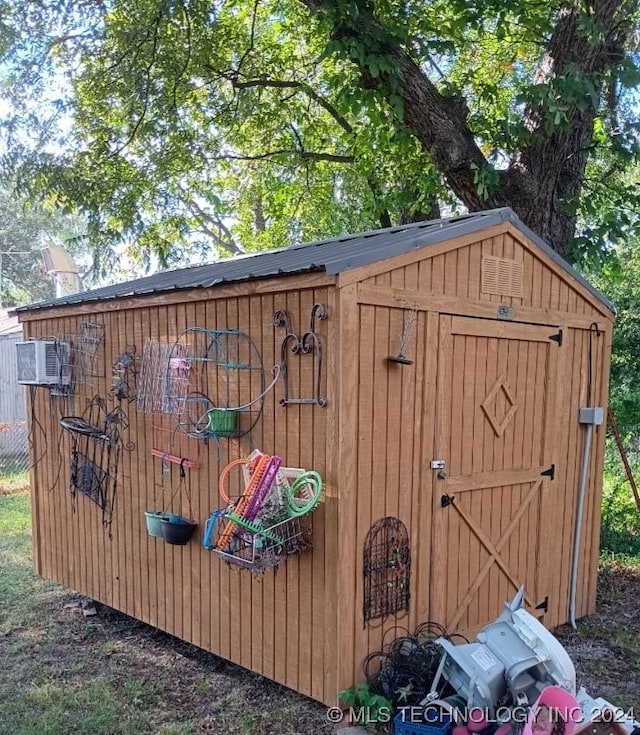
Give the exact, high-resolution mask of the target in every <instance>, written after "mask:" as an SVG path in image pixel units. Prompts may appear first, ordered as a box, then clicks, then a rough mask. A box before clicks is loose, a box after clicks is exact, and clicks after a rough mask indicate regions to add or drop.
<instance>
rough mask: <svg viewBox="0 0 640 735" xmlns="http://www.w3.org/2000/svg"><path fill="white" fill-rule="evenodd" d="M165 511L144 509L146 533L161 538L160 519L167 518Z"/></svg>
mask: <svg viewBox="0 0 640 735" xmlns="http://www.w3.org/2000/svg"><path fill="white" fill-rule="evenodd" d="M168 517H169V516H168V514H167V513H163V512H162V511H161V510H146V511H145V512H144V519H145V522H146V524H147V533H148V534H149V536H154V537H155V538H162V521H163V520H164V519H165V518H168Z"/></svg>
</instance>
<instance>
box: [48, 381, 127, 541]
mask: <svg viewBox="0 0 640 735" xmlns="http://www.w3.org/2000/svg"><path fill="white" fill-rule="evenodd" d="M60 426H61V427H62V428H63V429H64V430H65V431H67V432H68V433H69V434H70V435H71V440H72V444H71V482H70V486H69V492H70V493H71V497H72V502H73V508H74V510H75V509H76V500H77V496H78V493H80V494H81V495H84V496H85V497H86V498H88V499H89V500H91V501H92V502H93V503H95V504H96V505H97V506H98V507H99V508H100V509H101V510H102V524H103V525H104V526H105V527H106V528H108V529H109V537H110V538H111V522H112V519H113V513H114V510H115V504H116V483H117V478H118V468H119V465H120V456H121V453H122V449H126V450H127V451H131V450H132V449H134V445H133V444H132V443H130V442H126V443H125V442H124V440H123V437H122V432H123V431H124V430H125V429H126V428H127V427H128V426H129V421H128V418H127V416H126V414H125V413H124V411H123V410H122V408H121V407H120V406H119V405H118V406H116V407H115V408H113V409H112V410H110V411H107V406H106V402H105V400H104V399H103V398H100V396H94V398H92V399H91V400H90V401H89V403H88V404H87V407H86V409H85V411H84V413H83V415H82V416H63V417H62V418H61V419H60Z"/></svg>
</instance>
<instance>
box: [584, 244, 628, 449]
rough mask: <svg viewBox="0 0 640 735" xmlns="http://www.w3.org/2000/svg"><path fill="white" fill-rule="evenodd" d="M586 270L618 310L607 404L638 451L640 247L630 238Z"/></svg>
mask: <svg viewBox="0 0 640 735" xmlns="http://www.w3.org/2000/svg"><path fill="white" fill-rule="evenodd" d="M587 274H588V275H589V276H590V278H591V279H592V281H593V282H594V283H595V285H597V286H598V287H599V288H600V289H601V290H602V291H603V293H605V294H606V295H607V296H608V297H609V298H610V299H611V300H612V301H613V303H614V305H615V307H616V310H617V317H616V323H615V328H614V332H613V354H612V357H611V378H610V391H609V392H610V397H609V400H610V404H611V407H612V410H613V413H614V416H615V419H616V423H617V424H618V427H619V429H620V432H621V433H622V435H623V437H625V438H626V443H627V447H628V448H629V449H630V450H631V451H632V452H633V453H634V454H637V449H636V440H634V437H635V438H637V436H638V434H640V380H639V379H638V365H640V319H639V318H638V315H639V314H640V288H639V285H638V284H640V251H639V250H638V247H637V241H636V240H635V239H630V240H628V241H627V243H626V244H625V245H624V246H620V247H618V248H616V249H615V250H611V251H610V253H609V258H608V261H607V262H606V263H605V267H604V268H601V269H600V270H599V272H595V270H594V269H593V267H592V268H591V269H587Z"/></svg>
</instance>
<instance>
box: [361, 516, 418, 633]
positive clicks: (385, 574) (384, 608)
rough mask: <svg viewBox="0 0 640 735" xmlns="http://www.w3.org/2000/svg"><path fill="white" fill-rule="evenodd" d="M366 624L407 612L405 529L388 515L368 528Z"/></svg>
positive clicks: (408, 563)
mask: <svg viewBox="0 0 640 735" xmlns="http://www.w3.org/2000/svg"><path fill="white" fill-rule="evenodd" d="M363 568H364V604H363V616H364V620H365V623H366V622H368V621H370V620H374V619H376V618H382V619H383V620H384V619H385V618H386V617H388V616H389V615H397V614H398V613H404V612H408V611H409V594H410V592H409V583H410V580H411V575H410V572H411V553H410V550H409V535H408V533H407V529H406V527H405V525H404V523H402V521H401V520H399V519H398V518H393V517H391V516H388V517H386V518H382V519H381V520H379V521H377V522H376V523H375V524H374V525H373V526H371V528H370V529H369V533H368V534H367V538H366V540H365V543H364V558H363Z"/></svg>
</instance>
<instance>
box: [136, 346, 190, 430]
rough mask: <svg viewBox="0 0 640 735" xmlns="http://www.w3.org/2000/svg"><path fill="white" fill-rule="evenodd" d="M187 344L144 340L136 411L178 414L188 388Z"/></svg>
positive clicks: (182, 407) (188, 350)
mask: <svg viewBox="0 0 640 735" xmlns="http://www.w3.org/2000/svg"><path fill="white" fill-rule="evenodd" d="M189 357H190V347H189V345H188V344H187V343H185V342H157V341H154V340H151V339H149V340H147V341H146V342H145V345H144V351H143V353H142V365H141V368H140V377H139V380H138V398H137V405H138V411H141V412H142V413H164V414H168V415H170V416H176V417H177V416H180V415H181V414H182V413H183V411H184V407H185V399H186V397H187V390H188V387H189V372H190V369H191V364H190V362H189Z"/></svg>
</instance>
